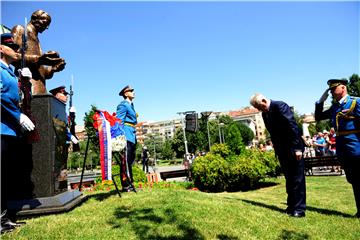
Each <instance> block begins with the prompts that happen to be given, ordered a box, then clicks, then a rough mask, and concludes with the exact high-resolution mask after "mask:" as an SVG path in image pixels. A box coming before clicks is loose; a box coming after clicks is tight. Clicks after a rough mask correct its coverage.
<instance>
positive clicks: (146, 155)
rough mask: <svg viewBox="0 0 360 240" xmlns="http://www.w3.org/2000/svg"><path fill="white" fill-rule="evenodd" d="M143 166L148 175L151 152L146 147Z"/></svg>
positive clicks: (143, 154)
mask: <svg viewBox="0 0 360 240" xmlns="http://www.w3.org/2000/svg"><path fill="white" fill-rule="evenodd" d="M142 166H143V168H142V169H143V171H144V172H146V173H149V150H148V148H147V147H146V146H144V147H143V152H142ZM145 170H146V171H145Z"/></svg>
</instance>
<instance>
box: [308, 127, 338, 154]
mask: <svg viewBox="0 0 360 240" xmlns="http://www.w3.org/2000/svg"><path fill="white" fill-rule="evenodd" d="M304 142H305V150H304V157H322V156H335V155H336V132H335V129H334V128H331V129H330V131H327V130H323V131H322V132H318V133H317V134H314V135H313V136H312V137H310V136H309V135H308V136H305V137H304Z"/></svg>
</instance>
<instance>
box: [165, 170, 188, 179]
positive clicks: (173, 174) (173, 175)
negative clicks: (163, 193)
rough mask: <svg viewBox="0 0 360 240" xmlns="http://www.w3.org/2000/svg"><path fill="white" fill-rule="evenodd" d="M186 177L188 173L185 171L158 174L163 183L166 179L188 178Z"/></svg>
mask: <svg viewBox="0 0 360 240" xmlns="http://www.w3.org/2000/svg"><path fill="white" fill-rule="evenodd" d="M188 175H189V171H188V170H187V169H182V170H174V171H167V172H160V178H161V179H162V180H164V181H166V179H168V178H178V177H188Z"/></svg>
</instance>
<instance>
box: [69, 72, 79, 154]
mask: <svg viewBox="0 0 360 240" xmlns="http://www.w3.org/2000/svg"><path fill="white" fill-rule="evenodd" d="M73 82H74V76H73V75H71V84H70V104H69V119H68V121H69V126H70V133H71V134H72V135H73V136H74V137H76V138H77V136H76V134H75V126H76V123H75V117H76V116H75V107H74V106H73V101H72V96H73V95H74V92H73V89H72V85H73ZM78 151H80V146H79V143H77V144H74V143H73V152H78Z"/></svg>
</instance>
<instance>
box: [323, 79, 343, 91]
mask: <svg viewBox="0 0 360 240" xmlns="http://www.w3.org/2000/svg"><path fill="white" fill-rule="evenodd" d="M327 84H328V85H329V89H331V88H334V87H337V86H339V85H347V84H348V80H346V79H330V80H328V81H327Z"/></svg>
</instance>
